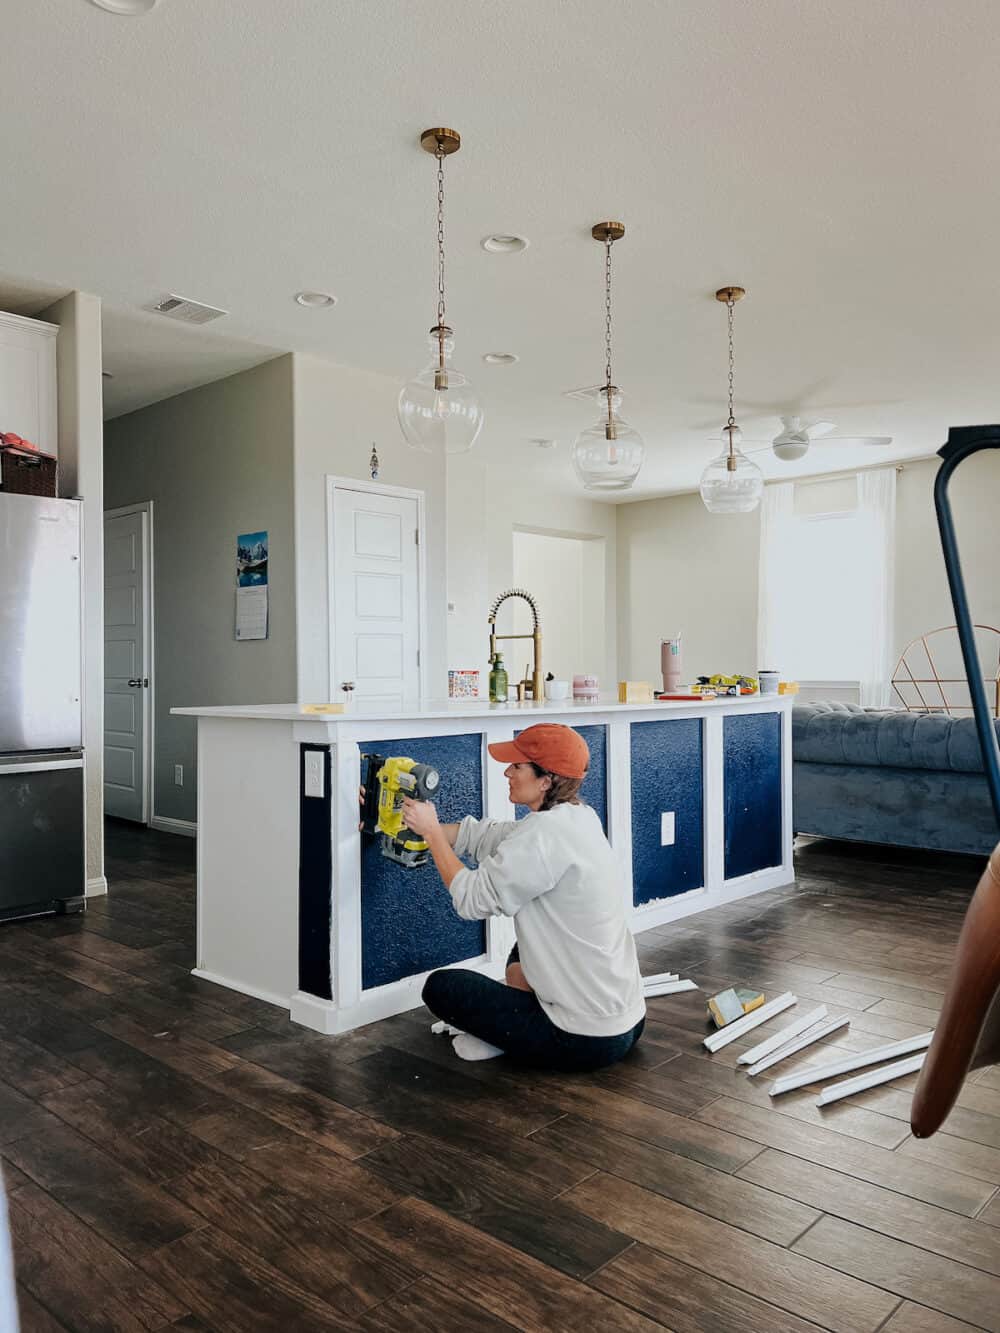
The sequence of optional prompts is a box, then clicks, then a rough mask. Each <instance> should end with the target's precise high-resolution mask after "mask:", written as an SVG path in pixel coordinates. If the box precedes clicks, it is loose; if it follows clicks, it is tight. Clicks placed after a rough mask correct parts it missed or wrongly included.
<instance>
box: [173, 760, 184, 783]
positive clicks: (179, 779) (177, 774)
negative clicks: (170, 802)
mask: <svg viewBox="0 0 1000 1333" xmlns="http://www.w3.org/2000/svg"><path fill="white" fill-rule="evenodd" d="M174 786H175V787H183V786H184V765H183V764H174Z"/></svg>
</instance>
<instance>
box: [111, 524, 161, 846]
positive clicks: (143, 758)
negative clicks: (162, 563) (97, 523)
mask: <svg viewBox="0 0 1000 1333" xmlns="http://www.w3.org/2000/svg"><path fill="white" fill-rule="evenodd" d="M148 519H149V515H148V514H147V513H146V512H145V511H144V510H139V511H134V512H129V513H124V514H109V515H105V519H104V810H105V813H106V814H109V815H117V816H118V818H119V819H133V820H136V821H137V822H138V823H141V824H145V823H147V822H148V820H149V791H148V788H149V783H148V778H147V767H148V759H147V745H148V731H149V671H150V663H149V661H148V660H147V658H148V653H149V634H148V617H149V606H148V584H147V566H148V559H149V536H148Z"/></svg>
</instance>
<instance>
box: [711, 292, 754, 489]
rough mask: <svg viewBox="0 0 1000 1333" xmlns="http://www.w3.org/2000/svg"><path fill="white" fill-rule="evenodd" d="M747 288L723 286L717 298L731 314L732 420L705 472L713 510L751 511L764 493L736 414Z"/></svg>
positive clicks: (725, 429) (727, 423)
mask: <svg viewBox="0 0 1000 1333" xmlns="http://www.w3.org/2000/svg"><path fill="white" fill-rule="evenodd" d="M744 296H746V292H745V291H744V290H743V288H742V287H720V288H719V290H718V291H717V292H716V293H715V299H716V300H717V301H724V302H725V303H726V310H727V312H728V315H729V420H728V421H727V422H726V424H725V425H724V426H723V428H722V441H723V448H722V453H721V454H719V456H718V458H713V459H712V461H711V463H709V465H708V467H707V468H706V469H705V471H704V472H703V473H702V477H701V485H700V487H699V489H700V491H701V498H702V500H703V501H704V503H705V508H706V509H707V510H708V511H709V513H711V514H749V513H750V511H751V510H752V509H756V508H757V506H758V505H759V504H760V497H761V496H762V495H763V494H764V474H763V472H761V470H760V468H759V467H758V466H757V464H756V463H753V462H751V460H750V459H749V458H747V456H746V454H744V453H742V452H741V450H740V448H739V444H740V441H741V440H742V439H743V432H742V431H741V430H740V428H739V426H737V424H736V418H735V417H734V416H733V311H734V310H735V308H736V302H737V301H742V300H743V298H744Z"/></svg>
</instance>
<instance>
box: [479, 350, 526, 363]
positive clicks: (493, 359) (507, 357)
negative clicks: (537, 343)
mask: <svg viewBox="0 0 1000 1333" xmlns="http://www.w3.org/2000/svg"><path fill="white" fill-rule="evenodd" d="M520 359H521V358H520V357H519V356H516V355H515V354H514V353H513V352H485V353H484V354H483V360H484V361H485V362H486V364H487V365H488V366H512V365H513V364H514V362H515V361H520Z"/></svg>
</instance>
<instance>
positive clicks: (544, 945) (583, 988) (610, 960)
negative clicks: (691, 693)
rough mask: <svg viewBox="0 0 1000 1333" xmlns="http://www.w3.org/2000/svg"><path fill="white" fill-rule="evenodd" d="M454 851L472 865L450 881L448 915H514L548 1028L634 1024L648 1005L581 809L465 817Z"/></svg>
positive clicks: (618, 905)
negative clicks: (451, 909)
mask: <svg viewBox="0 0 1000 1333" xmlns="http://www.w3.org/2000/svg"><path fill="white" fill-rule="evenodd" d="M455 852H456V854H457V855H458V856H468V857H471V858H473V859H474V860H475V861H477V862H478V868H477V869H475V870H469V869H462V870H460V871H459V873H458V874H457V875H456V876H455V878H454V879H453V880H452V882H451V897H452V901H453V902H454V904H455V911H456V912H457V913H458V914H459V916H461V917H465V919H466V920H469V921H479V920H482V919H484V918H485V917H488V916H510V917H513V918H514V924H515V927H516V930H517V944H518V951H519V954H520V958H521V967H522V968H523V969H524V975H525V977H526V978H527V981H528V984H529V985H530V986H531V988H532V989H533V990H534V992H535V994H536V995H537V996H538V999H539V1001H540V1002H541V1004H542V1007H543V1009H544V1010H545V1012H546V1013H547V1014H548V1016H549V1018H551V1020H552V1022H553V1023H555V1025H556V1027H559V1028H562V1029H563V1031H564V1032H574V1033H577V1034H579V1035H581V1036H587V1037H614V1036H618V1035H620V1034H621V1033H624V1032H628V1031H629V1030H630V1029H631V1028H633V1027H635V1025H636V1023H638V1022H639V1020H640V1018H642V1017H643V1015H644V1014H645V1012H646V1002H645V1000H644V998H643V991H642V978H641V976H640V974H639V963H638V959H637V958H636V952H635V941H634V940H633V938H632V935H631V932H630V931H629V928H628V925H627V924H626V921H625V907H624V902H623V897H622V877H621V872H620V871H619V868H618V863H617V861H616V860H615V857H614V853H613V852H612V850H611V848H610V846H609V845H608V840H607V838H605V836H604V830H603V829H602V828H601V821H600V820H599V819H598V818H597V815H596V814H595V813H594V811H593V810H592V809H591V808H590V807H589V806H587V805H571V804H570V803H569V802H564V803H562V804H561V805H557V806H554V807H553V808H552V809H551V810H539V811H537V812H535V813H533V814H529V815H527V816H526V817H525V818H524V819H520V820H517V821H512V822H503V821H500V820H496V819H473V817H472V816H471V815H467V816H466V817H465V819H463V820H462V823H461V826H460V828H459V831H458V837H457V839H456V841H455Z"/></svg>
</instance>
